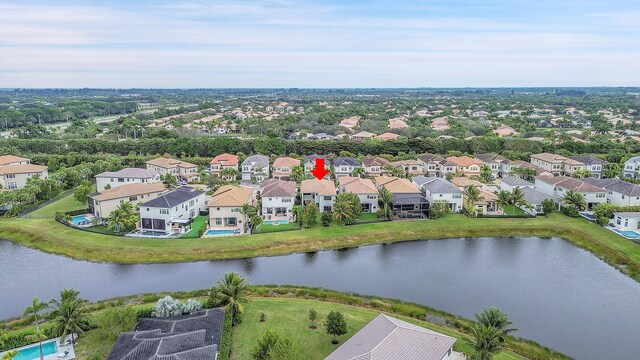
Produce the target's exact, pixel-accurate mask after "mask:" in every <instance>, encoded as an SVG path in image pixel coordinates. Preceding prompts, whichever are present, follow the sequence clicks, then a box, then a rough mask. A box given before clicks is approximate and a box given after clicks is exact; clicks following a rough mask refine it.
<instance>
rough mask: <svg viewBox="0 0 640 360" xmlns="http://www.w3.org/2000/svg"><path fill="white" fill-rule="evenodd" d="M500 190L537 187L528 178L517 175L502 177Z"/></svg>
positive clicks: (510, 190) (509, 190)
mask: <svg viewBox="0 0 640 360" xmlns="http://www.w3.org/2000/svg"><path fill="white" fill-rule="evenodd" d="M499 187H500V190H504V191H508V192H512V191H513V189H515V188H521V189H523V188H527V187H528V188H532V189H534V188H535V185H534V184H533V183H531V182H528V181H527V180H524V179H521V178H519V177H517V176H503V177H502V179H500V185H499Z"/></svg>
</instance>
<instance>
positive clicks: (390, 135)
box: [376, 132, 400, 140]
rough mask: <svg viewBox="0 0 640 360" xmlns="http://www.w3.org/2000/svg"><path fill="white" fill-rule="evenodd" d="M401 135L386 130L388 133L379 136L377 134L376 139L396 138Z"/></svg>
mask: <svg viewBox="0 0 640 360" xmlns="http://www.w3.org/2000/svg"><path fill="white" fill-rule="evenodd" d="M399 137H400V135H398V134H394V133H391V132H386V133H382V134H380V135H378V136H376V139H380V140H395V139H397V138H399Z"/></svg>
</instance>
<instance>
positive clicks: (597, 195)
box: [535, 176, 607, 209]
mask: <svg viewBox="0 0 640 360" xmlns="http://www.w3.org/2000/svg"><path fill="white" fill-rule="evenodd" d="M535 189H536V190H538V191H541V192H543V193H545V194H547V195H550V196H553V197H555V198H558V199H560V201H561V200H562V199H563V198H564V197H565V195H566V194H567V192H568V191H569V190H574V191H576V192H578V193H580V194H582V196H584V199H585V201H586V202H587V209H592V208H593V206H594V205H596V204H601V203H604V202H606V201H607V199H606V195H607V191H606V190H605V189H603V188H601V187H599V186H596V185H592V184H589V183H588V182H585V181H582V180H580V179H574V178H571V177H568V176H536V180H535Z"/></svg>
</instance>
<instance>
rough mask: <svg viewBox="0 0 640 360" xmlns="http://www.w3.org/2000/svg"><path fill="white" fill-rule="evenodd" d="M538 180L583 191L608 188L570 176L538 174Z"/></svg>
mask: <svg viewBox="0 0 640 360" xmlns="http://www.w3.org/2000/svg"><path fill="white" fill-rule="evenodd" d="M538 180H539V181H542V182H545V183H547V184H552V185H556V186H560V187H563V188H565V189H569V190H574V191H578V192H583V193H598V192H606V190H605V189H603V188H601V187H600V186H596V185H592V184H590V183H588V182H585V181H582V180H580V179H575V178H572V177H568V176H544V175H543V176H536V181H538Z"/></svg>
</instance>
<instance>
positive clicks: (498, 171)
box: [475, 153, 509, 178]
mask: <svg viewBox="0 0 640 360" xmlns="http://www.w3.org/2000/svg"><path fill="white" fill-rule="evenodd" d="M475 158H476V159H478V160H480V161H482V163H483V164H485V165H487V166H488V167H490V168H491V175H492V176H493V177H494V178H498V177H501V176H502V175H503V174H505V170H507V169H506V165H507V164H508V163H509V159H507V158H505V157H504V156H501V155H498V154H494V153H486V154H478V155H475Z"/></svg>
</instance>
